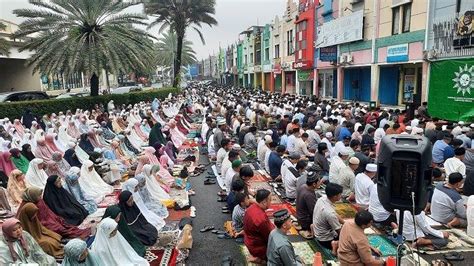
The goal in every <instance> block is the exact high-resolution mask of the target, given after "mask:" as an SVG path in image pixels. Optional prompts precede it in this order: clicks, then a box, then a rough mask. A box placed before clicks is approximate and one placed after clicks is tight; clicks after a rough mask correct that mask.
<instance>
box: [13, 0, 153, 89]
mask: <svg viewBox="0 0 474 266" xmlns="http://www.w3.org/2000/svg"><path fill="white" fill-rule="evenodd" d="M29 2H30V3H31V4H32V5H34V6H36V7H38V8H39V9H17V10H14V11H13V13H14V14H16V15H17V16H18V17H24V18H26V20H25V21H24V22H23V23H21V24H20V29H19V30H18V31H17V32H16V33H15V36H16V37H28V38H26V39H27V42H26V44H25V46H24V47H23V48H22V50H30V51H34V54H33V55H32V56H31V58H29V60H28V62H29V64H30V65H33V66H34V72H37V71H40V72H41V73H43V74H48V75H49V74H54V73H61V74H63V75H65V76H68V75H69V74H71V73H74V72H84V73H86V74H88V75H90V76H91V79H90V81H91V82H90V83H91V95H98V92H99V77H98V75H99V74H100V72H101V71H102V70H103V69H105V70H106V72H108V71H110V72H112V73H114V74H119V73H129V72H130V71H133V70H137V69H146V68H147V67H148V64H149V63H148V62H149V61H150V60H151V56H150V54H151V51H153V42H152V41H151V40H150V39H149V38H150V37H151V36H150V35H149V34H148V33H147V32H146V31H144V30H141V29H139V28H137V27H135V26H136V25H146V23H145V22H144V20H145V19H146V16H145V15H143V14H134V13H126V12H125V9H127V8H128V7H130V6H133V5H137V4H139V2H137V1H127V2H125V1H122V0H47V1H46V0H30V1H29Z"/></svg>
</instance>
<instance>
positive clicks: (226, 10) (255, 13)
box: [0, 0, 287, 59]
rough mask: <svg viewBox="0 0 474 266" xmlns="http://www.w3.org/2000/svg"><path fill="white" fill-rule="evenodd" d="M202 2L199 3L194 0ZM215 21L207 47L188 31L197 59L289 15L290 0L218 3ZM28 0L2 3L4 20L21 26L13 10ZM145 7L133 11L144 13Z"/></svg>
mask: <svg viewBox="0 0 474 266" xmlns="http://www.w3.org/2000/svg"><path fill="white" fill-rule="evenodd" d="M193 1H199V0H193ZM216 2H217V3H216V14H215V18H216V20H217V22H218V25H217V26H214V27H212V28H210V27H209V26H207V25H204V26H203V28H202V31H201V32H202V33H203V35H204V38H205V40H206V44H202V42H201V40H200V38H199V36H198V34H197V33H195V31H194V30H193V29H191V30H190V31H189V32H188V36H187V37H188V39H189V40H190V41H192V42H193V44H194V46H193V48H194V50H195V51H196V54H197V58H198V59H203V58H206V57H208V56H209V55H210V54H212V53H213V52H216V51H217V50H218V48H219V44H220V45H221V47H225V46H227V45H228V44H231V43H233V42H234V41H236V40H237V39H238V37H239V33H240V32H242V31H243V30H245V29H247V28H248V27H249V26H253V25H257V22H258V24H259V25H264V24H266V23H270V22H271V21H272V20H273V19H274V18H275V16H276V15H279V16H280V17H281V16H282V15H283V13H284V12H285V7H286V2H287V0H216ZM29 7H31V5H30V4H29V3H28V0H0V18H1V19H5V20H8V21H12V22H14V23H21V21H22V18H18V17H16V16H15V15H14V14H13V13H12V11H13V10H14V9H17V8H29ZM142 10H143V8H142V7H141V6H135V7H132V8H130V11H131V12H142ZM158 29H159V27H155V28H153V29H151V33H152V34H153V35H155V36H158Z"/></svg>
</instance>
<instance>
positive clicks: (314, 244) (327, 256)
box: [308, 239, 337, 261]
mask: <svg viewBox="0 0 474 266" xmlns="http://www.w3.org/2000/svg"><path fill="white" fill-rule="evenodd" d="M308 244H309V245H310V246H311V248H312V249H313V251H314V253H316V252H319V253H321V256H322V257H323V261H329V260H337V258H336V257H335V256H334V255H333V254H332V252H331V250H329V249H327V248H325V247H323V246H321V244H319V242H318V241H317V240H316V239H311V240H309V241H308Z"/></svg>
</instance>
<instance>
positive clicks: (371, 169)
mask: <svg viewBox="0 0 474 266" xmlns="http://www.w3.org/2000/svg"><path fill="white" fill-rule="evenodd" d="M365 171H367V172H377V165H376V164H374V163H369V164H367V166H365Z"/></svg>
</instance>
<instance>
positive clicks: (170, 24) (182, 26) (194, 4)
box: [144, 0, 217, 87]
mask: <svg viewBox="0 0 474 266" xmlns="http://www.w3.org/2000/svg"><path fill="white" fill-rule="evenodd" d="M144 3H145V13H146V14H148V15H150V16H153V17H154V18H155V19H154V20H153V22H152V23H151V24H150V25H149V28H152V27H154V26H157V25H161V26H160V29H159V32H160V33H161V32H163V31H164V30H165V29H166V28H171V30H173V31H174V32H175V33H176V36H177V43H176V55H175V64H174V73H175V75H174V79H173V86H174V87H177V86H178V85H179V77H180V75H179V70H180V69H181V65H182V63H183V62H182V54H183V42H184V37H185V35H186V30H187V29H188V28H190V27H191V28H192V29H194V30H195V31H196V32H197V33H198V35H199V37H200V38H201V41H202V43H205V40H204V36H203V34H202V32H201V31H200V29H201V28H202V25H203V24H207V25H209V27H212V26H214V25H217V20H216V19H215V18H214V17H213V15H214V14H215V13H216V9H215V5H216V1H215V0H199V1H196V0H147V1H145V2H144Z"/></svg>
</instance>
